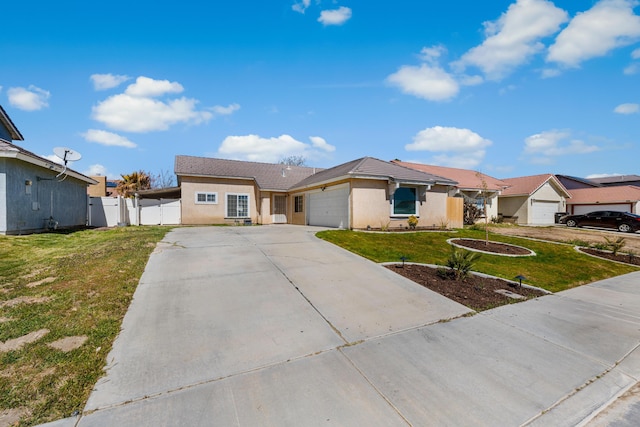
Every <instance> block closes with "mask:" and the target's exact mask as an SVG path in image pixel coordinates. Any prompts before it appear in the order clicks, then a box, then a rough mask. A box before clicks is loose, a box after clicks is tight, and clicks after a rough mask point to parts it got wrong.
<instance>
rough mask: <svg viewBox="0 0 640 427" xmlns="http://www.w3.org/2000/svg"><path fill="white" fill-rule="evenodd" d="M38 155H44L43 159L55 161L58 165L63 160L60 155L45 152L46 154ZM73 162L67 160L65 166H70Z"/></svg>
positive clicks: (61, 163)
mask: <svg viewBox="0 0 640 427" xmlns="http://www.w3.org/2000/svg"><path fill="white" fill-rule="evenodd" d="M40 157H44V158H45V159H47V160H49V161H51V162H53V163H57V164H59V165H63V164H64V160H62V159H61V158H60V157H58V156H56V155H55V154H47V155H46V156H40ZM72 164H73V162H67V166H71V165H72Z"/></svg>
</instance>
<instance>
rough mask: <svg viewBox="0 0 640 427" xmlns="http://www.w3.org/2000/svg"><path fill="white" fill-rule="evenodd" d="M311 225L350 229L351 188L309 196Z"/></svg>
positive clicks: (327, 190) (328, 190)
mask: <svg viewBox="0 0 640 427" xmlns="http://www.w3.org/2000/svg"><path fill="white" fill-rule="evenodd" d="M309 225H316V226H322V227H335V228H349V188H348V187H346V186H345V187H342V188H337V189H333V190H332V189H326V190H325V191H321V192H318V193H311V194H309Z"/></svg>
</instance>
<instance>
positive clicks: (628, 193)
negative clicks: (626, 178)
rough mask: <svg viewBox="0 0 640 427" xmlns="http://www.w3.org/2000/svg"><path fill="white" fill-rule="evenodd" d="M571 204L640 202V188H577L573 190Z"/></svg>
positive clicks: (625, 186) (623, 186)
mask: <svg viewBox="0 0 640 427" xmlns="http://www.w3.org/2000/svg"><path fill="white" fill-rule="evenodd" d="M570 193H571V200H570V201H569V202H568V203H571V204H589V203H621V202H623V203H624V202H627V203H630V202H637V201H638V200H640V187H636V186H633V185H621V186H615V187H594V188H577V189H575V190H571V191H570Z"/></svg>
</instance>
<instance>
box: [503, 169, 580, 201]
mask: <svg viewBox="0 0 640 427" xmlns="http://www.w3.org/2000/svg"><path fill="white" fill-rule="evenodd" d="M549 180H551V181H553V182H554V183H555V184H556V186H557V187H558V188H559V189H560V191H562V192H563V193H564V194H565V195H566V196H570V194H569V192H568V191H567V189H566V188H564V186H563V185H562V184H561V183H560V181H558V178H556V177H555V176H554V175H552V174H549V173H548V174H542V175H531V176H521V177H517V178H506V179H503V180H502V181H504V182H506V183H507V184H508V185H509V186H510V187H509V188H507V189H505V190H504V191H503V192H502V195H503V196H529V195H531V194H533V193H535V192H536V190H538V189H539V188H540V187H542V186H543V185H544V184H545V183H546V182H547V181H549Z"/></svg>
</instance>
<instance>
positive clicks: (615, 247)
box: [604, 237, 627, 255]
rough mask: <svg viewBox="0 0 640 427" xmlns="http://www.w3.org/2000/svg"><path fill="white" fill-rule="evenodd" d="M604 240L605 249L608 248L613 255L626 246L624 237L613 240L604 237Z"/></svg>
mask: <svg viewBox="0 0 640 427" xmlns="http://www.w3.org/2000/svg"><path fill="white" fill-rule="evenodd" d="M604 240H605V241H606V242H607V243H606V247H607V248H609V250H610V251H611V252H612V253H613V254H614V255H617V254H618V252H619V251H620V249H622V248H624V246H625V245H626V244H627V242H626V241H625V238H624V237H618V238H617V239H615V240H613V239H609V238H608V237H605V238H604Z"/></svg>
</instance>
